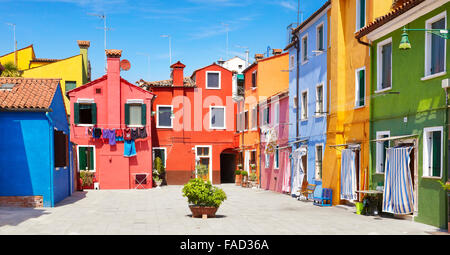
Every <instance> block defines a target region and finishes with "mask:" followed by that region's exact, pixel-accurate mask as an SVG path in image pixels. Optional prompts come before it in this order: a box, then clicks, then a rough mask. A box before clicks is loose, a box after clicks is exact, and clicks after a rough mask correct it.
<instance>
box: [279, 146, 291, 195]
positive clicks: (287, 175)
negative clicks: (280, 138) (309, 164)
mask: <svg viewBox="0 0 450 255" xmlns="http://www.w3.org/2000/svg"><path fill="white" fill-rule="evenodd" d="M283 154H284V172H283V185H282V186H281V191H283V192H286V193H289V192H290V191H291V186H290V185H289V182H290V180H291V160H290V159H289V152H288V151H286V152H284V153H283Z"/></svg>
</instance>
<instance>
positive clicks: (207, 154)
mask: <svg viewBox="0 0 450 255" xmlns="http://www.w3.org/2000/svg"><path fill="white" fill-rule="evenodd" d="M211 149H212V147H211V146H196V148H195V159H196V164H195V165H196V166H197V165H203V166H204V167H206V174H205V175H203V176H202V178H203V179H204V180H209V181H211V182H212V160H211ZM195 176H196V177H200V176H199V175H198V171H197V168H196V171H195Z"/></svg>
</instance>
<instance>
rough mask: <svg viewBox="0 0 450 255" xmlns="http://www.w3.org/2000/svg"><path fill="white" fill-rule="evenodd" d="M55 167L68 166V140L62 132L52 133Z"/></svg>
mask: <svg viewBox="0 0 450 255" xmlns="http://www.w3.org/2000/svg"><path fill="white" fill-rule="evenodd" d="M53 144H54V149H53V152H54V156H55V167H67V166H69V139H68V136H67V135H66V134H64V132H63V131H57V130H54V131H53Z"/></svg>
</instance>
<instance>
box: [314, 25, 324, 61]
mask: <svg viewBox="0 0 450 255" xmlns="http://www.w3.org/2000/svg"><path fill="white" fill-rule="evenodd" d="M320 27H322V44H323V45H322V50H320V47H319V42H320V40H319V28H320ZM325 49H326V45H325V23H324V22H323V21H322V22H321V23H320V24H318V25H317V26H316V50H317V51H320V52H317V53H316V56H318V55H320V54H322V53H323V52H324V51H325Z"/></svg>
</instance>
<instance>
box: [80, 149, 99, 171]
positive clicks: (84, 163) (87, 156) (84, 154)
mask: <svg viewBox="0 0 450 255" xmlns="http://www.w3.org/2000/svg"><path fill="white" fill-rule="evenodd" d="M81 170H88V171H93V172H95V147H94V146H78V171H81Z"/></svg>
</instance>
